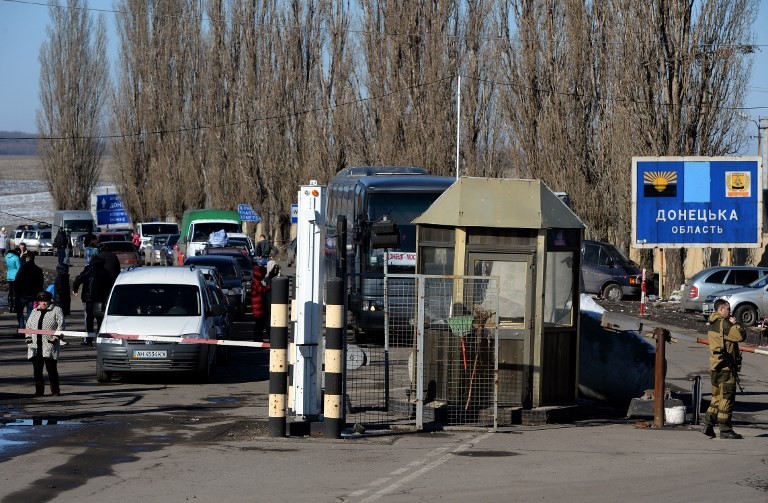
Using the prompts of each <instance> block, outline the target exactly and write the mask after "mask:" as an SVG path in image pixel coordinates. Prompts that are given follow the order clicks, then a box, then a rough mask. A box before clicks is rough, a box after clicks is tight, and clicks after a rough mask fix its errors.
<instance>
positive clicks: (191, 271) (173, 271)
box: [115, 267, 202, 286]
mask: <svg viewBox="0 0 768 503" xmlns="http://www.w3.org/2000/svg"><path fill="white" fill-rule="evenodd" d="M201 277H202V273H201V272H200V271H198V270H197V269H195V268H194V267H135V268H131V269H128V270H125V271H123V272H122V273H120V275H119V276H118V277H117V281H115V285H132V284H147V283H160V284H174V285H198V286H199V285H200V278H201Z"/></svg>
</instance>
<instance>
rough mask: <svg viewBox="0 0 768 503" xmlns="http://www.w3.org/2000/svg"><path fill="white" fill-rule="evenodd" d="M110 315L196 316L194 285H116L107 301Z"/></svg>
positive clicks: (198, 307) (198, 308)
mask: <svg viewBox="0 0 768 503" xmlns="http://www.w3.org/2000/svg"><path fill="white" fill-rule="evenodd" d="M107 314H110V315H113V316H200V290H199V288H198V287H197V286H195V285H157V284H146V285H142V284H137V285H117V286H115V288H114V290H113V291H112V296H111V298H110V299H109V312H108V313H107Z"/></svg>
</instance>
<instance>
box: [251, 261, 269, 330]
mask: <svg viewBox="0 0 768 503" xmlns="http://www.w3.org/2000/svg"><path fill="white" fill-rule="evenodd" d="M266 273H267V268H266V267H264V266H260V265H258V264H256V265H254V266H253V282H252V283H251V314H252V315H253V321H254V323H253V341H254V342H262V341H263V340H264V328H265V326H266V316H267V310H266V300H267V299H266V297H267V292H268V291H269V289H270V288H271V286H266V285H264V282H263V281H264V276H265V275H266Z"/></svg>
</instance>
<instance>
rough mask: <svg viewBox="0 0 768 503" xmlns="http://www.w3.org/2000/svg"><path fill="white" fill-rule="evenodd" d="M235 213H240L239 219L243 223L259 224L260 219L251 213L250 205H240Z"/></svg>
mask: <svg viewBox="0 0 768 503" xmlns="http://www.w3.org/2000/svg"><path fill="white" fill-rule="evenodd" d="M237 212H238V213H240V219H241V220H242V221H243V222H256V223H258V222H261V218H260V217H259V216H258V215H257V214H256V212H255V211H253V208H252V207H251V205H250V204H240V205H238V206H237Z"/></svg>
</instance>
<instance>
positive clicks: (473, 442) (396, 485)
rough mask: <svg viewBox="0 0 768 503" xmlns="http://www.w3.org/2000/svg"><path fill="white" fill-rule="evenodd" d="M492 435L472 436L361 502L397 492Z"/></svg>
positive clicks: (489, 433) (443, 448)
mask: <svg viewBox="0 0 768 503" xmlns="http://www.w3.org/2000/svg"><path fill="white" fill-rule="evenodd" d="M491 435H493V432H488V433H484V434H482V435H479V436H476V437H473V438H470V439H469V440H468V441H466V442H464V443H463V444H461V445H459V446H458V447H456V448H455V449H453V450H452V451H449V452H448V453H446V454H443V455H442V456H440V457H439V458H437V459H436V460H434V461H432V462H431V463H429V464H428V465H425V466H423V467H422V468H420V469H418V470H416V471H414V472H411V473H410V474H408V475H406V476H404V477H403V478H401V479H399V480H396V481H394V482H392V483H391V484H389V485H388V486H386V487H382V488H381V489H379V490H378V491H376V492H375V493H373V494H371V495H370V496H368V497H367V498H365V499H363V500H361V503H370V502H372V501H376V500H378V499H380V498H381V497H382V496H386V495H387V494H390V493H393V492H395V491H396V490H398V489H400V488H401V487H402V486H403V485H405V484H407V483H408V482H410V481H412V480H414V479H416V478H418V477H421V476H422V475H424V474H425V473H427V472H429V471H431V470H434V469H435V468H437V467H438V466H440V465H442V464H443V463H445V462H446V461H448V460H449V459H451V457H452V454H453V453H454V452H462V451H465V450H467V449H469V448H471V447H472V446H474V445H476V444H478V443H480V442H482V441H483V440H485V439H486V438H488V437H490V436H491ZM447 450H449V448H448V447H441V448H438V449H435V450H434V451H432V452H434V453H435V454H438V452H436V451H442V452H444V451H447ZM432 455H434V454H432ZM427 456H429V455H427ZM412 464H413V462H411V463H408V466H410V465H412ZM396 471H398V470H396Z"/></svg>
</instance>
